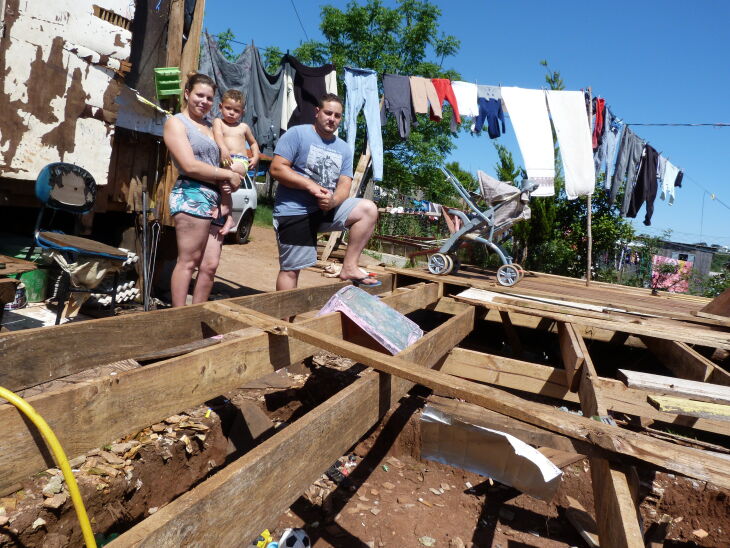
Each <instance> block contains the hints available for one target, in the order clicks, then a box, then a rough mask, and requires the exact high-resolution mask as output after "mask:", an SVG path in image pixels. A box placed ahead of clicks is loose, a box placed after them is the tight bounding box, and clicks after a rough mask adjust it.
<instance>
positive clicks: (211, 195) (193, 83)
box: [163, 73, 241, 306]
mask: <svg viewBox="0 0 730 548" xmlns="http://www.w3.org/2000/svg"><path fill="white" fill-rule="evenodd" d="M215 88H216V86H215V83H214V82H213V80H211V79H210V78H209V77H208V76H206V75H204V74H197V73H191V74H190V75H189V77H188V81H187V84H185V91H184V98H185V105H184V108H183V109H182V112H180V113H179V114H176V115H175V116H173V117H171V118H169V119H168V120H167V122H166V123H165V128H164V133H163V135H164V139H165V145H167V149H168V150H169V151H170V154H171V155H172V159H173V161H174V162H175V165H176V166H177V168H178V170H179V171H180V176H179V177H178V179H177V181H176V182H175V186H174V187H173V189H172V192H171V193H170V199H169V203H170V213H171V215H172V216H173V217H174V218H175V233H176V238H177V249H178V256H177V263H176V264H175V269H174V270H173V272H172V280H171V282H170V287H171V291H172V306H183V305H185V300H186V298H187V295H188V287H189V286H190V280H192V277H193V272H194V271H195V269H196V268H197V269H198V277H197V280H196V282H195V289H194V291H193V303H201V302H205V301H207V300H208V296H209V295H210V290H211V288H212V287H213V278H214V276H215V271H216V269H217V268H218V261H219V259H220V256H221V248H222V245H223V236H221V235H220V234H219V227H217V226H214V225H212V222H213V220H214V219H216V218H217V217H218V216H219V215H218V209H219V204H220V191H224V192H233V191H235V190H236V189H237V188H238V187H239V185H240V184H241V175H239V174H238V173H236V172H234V171H231V170H229V169H224V168H220V167H218V166H219V165H220V150H219V149H218V145H216V144H215V141H214V140H213V130H212V125H211V123H210V122H209V121H208V120H207V119H206V116H207V114H208V112H210V109H211V107H212V106H213V96H214V93H215Z"/></svg>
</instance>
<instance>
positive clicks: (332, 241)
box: [321, 104, 382, 261]
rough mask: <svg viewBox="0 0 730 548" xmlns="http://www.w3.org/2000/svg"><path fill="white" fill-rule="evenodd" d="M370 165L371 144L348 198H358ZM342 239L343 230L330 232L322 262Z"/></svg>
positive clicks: (368, 146)
mask: <svg viewBox="0 0 730 548" xmlns="http://www.w3.org/2000/svg"><path fill="white" fill-rule="evenodd" d="M381 108H382V104H381ZM369 165H370V144H369V143H368V145H367V147H366V148H365V154H362V155H361V156H360V159H359V160H358V162H357V168H355V176H354V177H353V178H352V183H351V184H350V195H349V196H348V197H349V198H354V197H355V196H357V193H358V191H359V190H360V186H361V185H362V181H363V178H364V177H365V173H367V170H368V166H369ZM341 238H342V231H341V230H335V231H333V232H330V236H329V239H328V240H327V245H325V247H324V250H323V251H322V255H321V260H322V261H326V260H327V259H329V257H330V254H331V253H332V250H334V248H335V246H336V245H337V243H338V242H339V241H340V240H341Z"/></svg>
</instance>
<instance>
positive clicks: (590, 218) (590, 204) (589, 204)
mask: <svg viewBox="0 0 730 548" xmlns="http://www.w3.org/2000/svg"><path fill="white" fill-rule="evenodd" d="M592 119H593V94H592V92H591V88H590V87H589V88H588V129H589V130H590V128H591V120H592ZM586 205H587V209H588V218H587V220H586V224H587V225H588V226H587V236H588V253H587V257H586V286H589V285H591V255H592V254H593V230H592V225H593V202H592V200H591V194H589V195H588V198H587V199H586Z"/></svg>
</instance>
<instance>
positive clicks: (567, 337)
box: [558, 322, 585, 392]
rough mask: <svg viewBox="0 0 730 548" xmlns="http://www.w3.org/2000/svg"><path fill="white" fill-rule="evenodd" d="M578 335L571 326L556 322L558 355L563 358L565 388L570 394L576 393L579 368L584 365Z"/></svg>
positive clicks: (578, 381)
mask: <svg viewBox="0 0 730 548" xmlns="http://www.w3.org/2000/svg"><path fill="white" fill-rule="evenodd" d="M578 336H579V335H578V334H577V333H576V332H575V327H573V325H572V324H566V323H565V322H558V340H559V342H560V354H561V356H562V357H563V367H564V368H565V379H566V383H565V384H566V386H568V388H570V391H571V392H577V391H578V386H579V384H580V378H581V368H582V367H583V364H584V363H585V356H584V355H583V352H582V350H581V349H580V347H579V345H578Z"/></svg>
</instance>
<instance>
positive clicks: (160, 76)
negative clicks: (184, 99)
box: [155, 67, 181, 99]
mask: <svg viewBox="0 0 730 548" xmlns="http://www.w3.org/2000/svg"><path fill="white" fill-rule="evenodd" d="M155 88H156V91H157V99H164V98H166V97H178V96H179V95H180V93H181V89H180V69H179V68H178V67H160V68H156V69H155Z"/></svg>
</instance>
